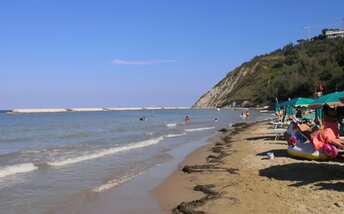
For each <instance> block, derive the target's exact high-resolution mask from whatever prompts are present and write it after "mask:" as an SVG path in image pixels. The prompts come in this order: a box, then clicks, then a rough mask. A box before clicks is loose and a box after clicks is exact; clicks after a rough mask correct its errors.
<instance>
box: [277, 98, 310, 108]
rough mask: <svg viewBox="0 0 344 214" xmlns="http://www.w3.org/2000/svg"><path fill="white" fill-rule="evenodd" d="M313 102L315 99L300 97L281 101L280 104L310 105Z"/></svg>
mask: <svg viewBox="0 0 344 214" xmlns="http://www.w3.org/2000/svg"><path fill="white" fill-rule="evenodd" d="M313 102H314V99H310V98H302V97H299V98H295V99H292V100H287V101H285V102H283V103H281V104H280V106H308V105H309V104H311V103H313Z"/></svg>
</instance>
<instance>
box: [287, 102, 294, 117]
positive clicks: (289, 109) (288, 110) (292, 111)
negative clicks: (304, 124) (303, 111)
mask: <svg viewBox="0 0 344 214" xmlns="http://www.w3.org/2000/svg"><path fill="white" fill-rule="evenodd" d="M285 114H286V115H287V116H293V115H295V110H294V108H293V107H292V106H290V105H289V106H287V108H286V110H285Z"/></svg>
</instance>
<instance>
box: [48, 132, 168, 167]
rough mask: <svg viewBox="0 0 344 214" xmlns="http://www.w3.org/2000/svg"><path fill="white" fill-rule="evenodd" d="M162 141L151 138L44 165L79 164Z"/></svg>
mask: <svg viewBox="0 0 344 214" xmlns="http://www.w3.org/2000/svg"><path fill="white" fill-rule="evenodd" d="M162 139H164V137H158V138H153V139H149V140H145V141H141V142H137V143H130V144H127V145H125V146H119V147H114V148H110V149H104V150H100V151H98V152H94V153H91V154H89V153H87V154H84V155H81V156H79V157H72V158H67V159H64V160H59V161H54V162H47V163H46V164H47V165H49V166H54V167H58V166H64V165H70V164H74V163H79V162H82V161H86V160H91V159H96V158H100V157H104V156H107V155H111V154H114V153H118V152H124V151H128V150H132V149H138V148H142V147H146V146H150V145H154V144H157V143H159V142H160V141H161V140H162Z"/></svg>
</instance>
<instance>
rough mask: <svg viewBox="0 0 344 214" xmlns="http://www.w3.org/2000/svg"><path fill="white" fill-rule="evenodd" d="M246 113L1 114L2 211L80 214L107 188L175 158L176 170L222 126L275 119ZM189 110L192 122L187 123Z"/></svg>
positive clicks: (237, 111)
mask: <svg viewBox="0 0 344 214" xmlns="http://www.w3.org/2000/svg"><path fill="white" fill-rule="evenodd" d="M241 112H242V110H232V109H179V110H163V109H162V110H128V111H125V110H124V111H105V112H65V113H32V114H8V112H4V111H3V112H0V198H1V200H0V210H1V211H0V212H1V213H2V214H7V213H11V214H12V213H77V211H76V210H82V207H83V206H85V205H87V204H89V203H90V201H94V200H96V198H97V197H100V196H101V195H102V194H108V192H111V191H115V190H116V189H119V188H122V187H123V186H125V185H129V186H130V185H131V182H132V183H133V184H132V185H134V183H135V182H134V180H135V179H139V178H140V177H144V176H145V177H146V179H147V176H148V180H149V176H155V177H154V179H156V177H157V175H159V173H158V174H154V173H151V172H152V171H154V170H155V169H157V168H160V169H163V168H164V166H165V165H166V166H167V165H168V164H170V165H169V168H170V169H175V168H176V167H177V164H178V162H180V161H181V160H182V159H183V158H185V155H186V154H188V153H190V152H191V151H193V150H194V149H196V148H197V147H200V146H203V145H205V144H207V143H209V142H208V138H209V137H211V136H214V135H216V134H217V133H219V132H218V131H219V130H220V129H222V128H226V129H230V128H231V127H232V125H233V124H235V123H238V122H248V123H252V122H255V121H259V120H264V119H267V118H271V114H264V113H260V112H258V111H254V110H250V117H249V118H248V119H245V120H243V119H242V118H241V117H240V114H241ZM186 116H189V118H190V124H185V123H184V119H185V117H186ZM140 118H141V119H142V118H144V119H143V120H140ZM180 153H183V154H184V155H182V156H180V155H178V154H180ZM171 163H173V164H174V165H173V164H172V166H171ZM160 171H161V170H160ZM169 173H171V172H170V171H168V172H165V173H163V175H164V176H168V174H169ZM163 179H164V178H160V179H157V180H158V181H162V180H163ZM154 185H158V182H157V183H155V184H154ZM152 188H153V187H152ZM135 189H136V190H135V191H137V193H138V192H139V191H140V190H137V188H135ZM135 191H132V194H133V195H135V194H136V193H135ZM147 192H149V191H147ZM118 195H119V196H118V197H119V198H120V196H121V193H119V194H118ZM123 200H124V199H123ZM115 209H116V208H113V210H114V211H115ZM121 210H122V211H123V212H124V213H125V209H123V207H122V208H121ZM113 213H116V212H113ZM117 213H119V212H117Z"/></svg>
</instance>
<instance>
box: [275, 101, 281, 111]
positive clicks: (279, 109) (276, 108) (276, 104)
mask: <svg viewBox="0 0 344 214" xmlns="http://www.w3.org/2000/svg"><path fill="white" fill-rule="evenodd" d="M275 112H276V113H280V112H281V108H280V107H279V104H278V99H277V98H276V100H275Z"/></svg>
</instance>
